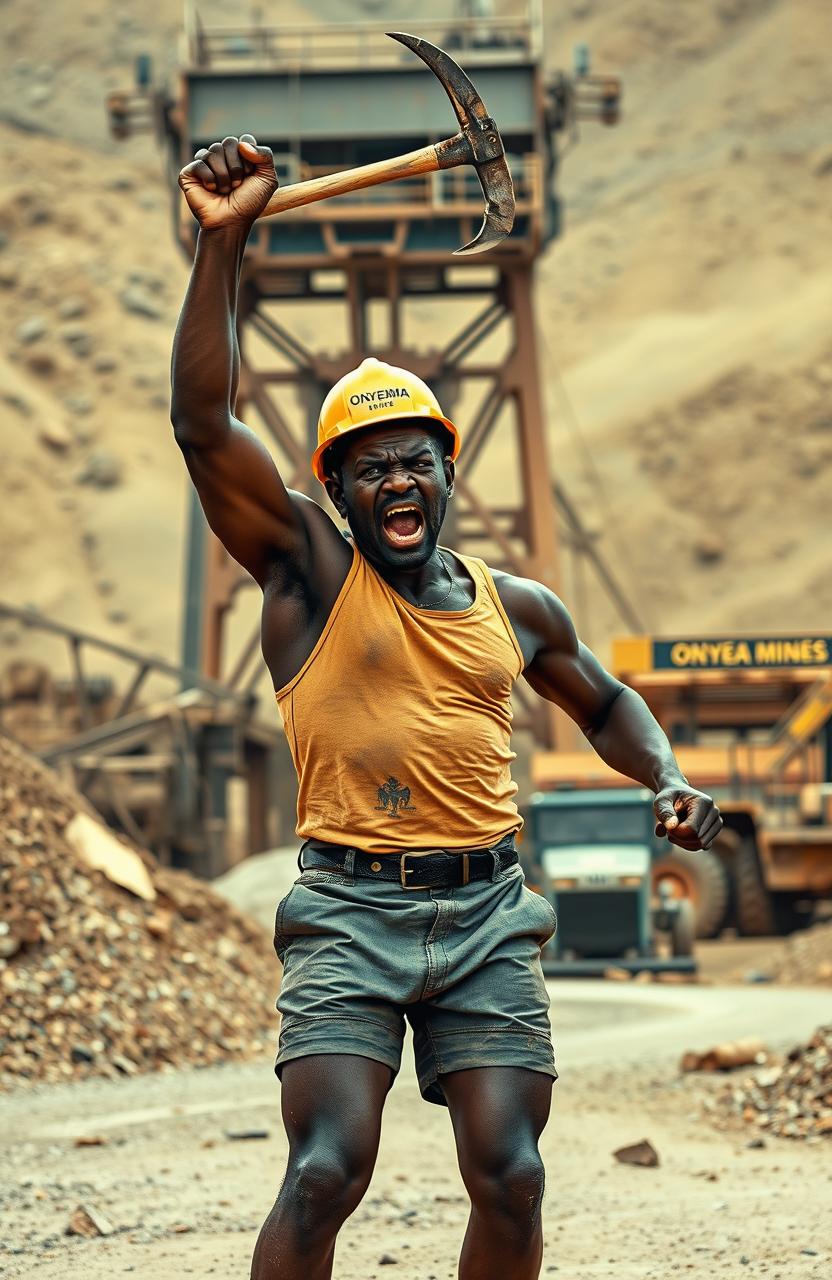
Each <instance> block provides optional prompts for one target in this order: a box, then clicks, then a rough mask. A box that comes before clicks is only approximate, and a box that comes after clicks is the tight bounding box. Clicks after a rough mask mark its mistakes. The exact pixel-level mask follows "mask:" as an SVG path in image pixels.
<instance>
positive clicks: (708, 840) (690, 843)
mask: <svg viewBox="0 0 832 1280" xmlns="http://www.w3.org/2000/svg"><path fill="white" fill-rule="evenodd" d="M653 809H654V810H655V814H656V835H657V836H667V838H668V840H669V841H670V843H671V844H677V845H678V846H679V848H680V849H691V850H694V849H709V848H710V846H711V845H712V844H713V842H714V840H715V839H716V837H717V836H718V835H719V833H720V831H721V830H722V818H721V817H720V816H719V809H718V808H717V807H716V805H715V804H714V802H713V800H712V799H711V797H710V796H706V795H705V793H704V792H703V791H697V790H695V788H694V787H689V786H688V785H687V784H686V783H682V784H680V785H677V786H674V787H664V788H663V789H662V790H661V791H660V792H659V794H658V795H657V796H656V799H655V800H654V801H653Z"/></svg>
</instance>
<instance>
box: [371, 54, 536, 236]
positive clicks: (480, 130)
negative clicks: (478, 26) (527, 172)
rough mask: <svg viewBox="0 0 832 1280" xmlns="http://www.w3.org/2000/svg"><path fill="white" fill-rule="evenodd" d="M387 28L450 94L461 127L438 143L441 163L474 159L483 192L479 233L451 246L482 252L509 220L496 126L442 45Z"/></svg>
mask: <svg viewBox="0 0 832 1280" xmlns="http://www.w3.org/2000/svg"><path fill="white" fill-rule="evenodd" d="M387 34H388V35H389V36H390V37H391V38H392V39H393V40H398V41H399V42H400V44H403V45H406V46H407V48H408V49H412V50H413V52H414V53H415V54H418V56H419V57H420V58H421V59H422V61H423V62H425V63H427V65H428V66H429V67H430V69H431V71H432V72H433V73H434V75H435V76H436V77H437V78H438V79H439V81H440V83H441V84H442V87H443V88H444V90H445V92H446V93H447V95H448V97H449V98H450V100H451V106H452V107H453V109H454V111H455V113H456V118H457V120H458V121H459V126H460V132H459V133H458V134H457V135H456V137H454V138H449V139H448V140H447V142H440V143H439V144H438V145H437V147H436V152H437V156H438V158H439V164H440V168H442V169H450V168H453V167H454V166H456V165H459V164H473V166H474V168H475V169H476V171H477V177H478V178H479V180H480V185H481V186H482V193H483V195H484V197H485V217H484V218H483V222H482V226H481V227H480V230H479V232H478V234H477V235H476V236H475V237H474V239H473V240H472V241H471V242H470V243H469V244H466V245H463V247H462V248H461V249H457V250H456V251H455V252H456V253H457V254H469V253H482V252H483V250H485V249H490V248H492V246H493V245H495V244H499V243H500V241H501V240H504V239H505V237H506V236H507V235H508V234H509V232H510V231H511V228H512V227H513V226H514V187H513V186H512V182H511V174H510V173H509V170H508V165H507V163H506V157H505V151H504V149H503V143H502V139H501V138H500V134H499V132H498V130H497V126H496V125H495V123H494V121H493V120H492V119H491V117H490V116H489V114H488V112H487V111H486V108H485V103H484V102H483V100H482V98H481V97H480V95H479V94H478V93H477V91H476V89H475V88H474V86H473V84H472V83H471V81H470V80H469V79H468V76H467V75H466V74H465V72H464V71H463V70H462V67H460V66H459V65H458V64H457V63H456V62H454V60H453V58H451V57H450V56H449V55H448V54H447V53H445V51H444V50H443V49H439V48H437V46H436V45H435V44H431V43H430V42H429V41H427V40H422V39H420V38H419V36H409V35H406V34H405V33H404V32H402V31H388V32H387Z"/></svg>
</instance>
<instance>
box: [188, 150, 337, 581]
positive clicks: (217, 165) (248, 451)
mask: <svg viewBox="0 0 832 1280" xmlns="http://www.w3.org/2000/svg"><path fill="white" fill-rule="evenodd" d="M179 185H180V187H181V188H182V191H183V192H184V194H185V198H186V200H187V201H188V205H189V206H190V208H191V210H192V212H193V213H194V215H195V217H196V218H197V219H198V221H199V224H200V230H199V237H198V241H197V249H196V256H195V258H194V265H193V271H192V273H191V280H190V284H189V286H188V291H187V293H186V295H185V301H184V304H183V307H182V313H181V316H180V318H179V324H178V327H177V330H176V337H175V339H174V344H173V359H172V363H171V387H172V398H171V422H172V423H173V427H174V433H175V436H176V440H177V443H178V444H179V447H180V448H181V450H182V453H183V455H184V458H185V462H186V464H187V466H188V470H189V472H190V474H191V477H192V479H193V482H194V484H195V486H196V489H197V492H198V494H199V498H200V502H201V503H202V508H203V510H204V512H205V516H206V518H207V520H208V523H209V525H210V526H211V528H212V529H213V530H214V533H215V534H216V535H217V537H218V538H219V539H220V541H221V542H222V543H223V545H224V546H225V548H226V549H227V550H228V551H229V553H230V554H231V555H232V556H233V557H234V558H235V560H237V561H239V563H240V564H241V565H243V567H244V568H246V569H247V570H248V571H249V573H251V574H252V576H253V577H254V578H255V579H256V580H257V581H258V582H259V583H260V585H261V586H262V585H264V583H265V581H266V579H267V577H268V576H269V574H270V572H271V570H272V567H273V566H274V564H275V563H277V562H281V561H282V562H284V564H285V565H286V566H287V567H289V568H290V570H291V572H290V577H291V578H292V579H294V578H296V577H297V576H298V575H300V576H301V577H304V578H307V579H308V577H309V576H310V574H311V572H312V565H311V560H312V551H313V547H314V544H315V543H316V541H319V540H320V539H323V540H325V541H327V542H329V541H331V545H332V547H333V548H334V557H335V561H336V564H337V565H340V562H341V561H342V560H344V558H345V555H346V554H347V553H346V552H342V551H341V547H340V546H339V543H341V544H343V539H340V536H339V535H338V532H337V530H336V528H335V525H334V524H332V522H331V521H330V520H329V517H328V516H327V515H326V514H325V513H324V511H323V510H322V509H321V508H320V507H318V506H317V504H316V503H313V502H311V501H310V500H309V499H307V498H304V497H303V496H302V495H301V494H297V493H293V492H291V491H290V490H287V488H286V486H285V485H284V483H283V481H282V479H281V478H280V475H279V474H278V471H277V468H276V467H275V464H274V461H273V459H272V457H271V455H270V454H269V452H268V450H267V449H266V448H265V447H264V445H263V444H262V443H261V442H260V441H259V440H258V439H257V437H256V436H255V434H254V432H253V431H251V430H249V428H248V427H246V426H245V425H244V424H243V423H242V422H240V421H238V419H237V418H236V417H235V414H234V407H235V401H236V395H237V384H238V379H239V367H240V353H239V346H238V342H237V292H238V286H239V277H240V268H241V265H242V261H243V253H244V250H245V246H246V240H247V239H248V234H249V231H250V229H251V227H252V225H253V223H254V221H255V220H256V218H257V216H258V214H259V213H260V212H261V210H262V209H263V208H265V206H266V204H267V203H268V201H269V198H270V197H271V195H272V193H273V192H274V190H275V188H276V187H277V177H276V175H275V171H274V161H273V159H272V153H271V151H270V150H269V148H268V147H258V146H257V144H256V143H255V141H254V138H252V136H251V135H250V134H244V135H243V137H242V138H240V140H239V141H238V140H237V139H236V138H225V139H224V141H223V142H221V143H220V142H216V143H213V144H212V146H211V147H209V148H207V149H203V150H201V151H198V152H197V153H196V158H195V160H194V161H193V163H192V164H189V165H187V166H186V167H185V168H184V169H183V170H182V172H181V174H180V175H179ZM324 558H325V559H326V557H324Z"/></svg>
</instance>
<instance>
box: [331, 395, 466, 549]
mask: <svg viewBox="0 0 832 1280" xmlns="http://www.w3.org/2000/svg"><path fill="white" fill-rule="evenodd" d="M417 421H418V422H419V425H416V422H414V421H413V420H405V421H402V420H400V421H399V422H391V423H389V424H388V425H387V426H385V427H379V428H378V429H368V430H366V431H361V432H358V433H356V437H355V439H354V440H351V441H350V442H349V443H348V444H346V446H345V451H344V454H343V456H342V459H341V463H340V466H337V467H336V468H335V470H334V473H333V475H332V476H331V477H330V479H329V480H328V481H327V492H328V493H329V496H330V498H331V499H332V501H333V503H334V505H335V507H336V508H337V509H338V511H339V512H340V513H341V515H342V516H343V517H344V518H345V519H346V520H347V521H348V523H349V526H350V529H351V530H352V534H353V537H354V538H355V541H356V543H357V545H358V548H359V550H360V551H361V553H362V555H365V556H366V557H367V559H368V560H370V561H371V562H375V563H376V564H380V565H383V566H386V567H388V568H390V569H418V568H420V567H421V566H422V565H423V564H426V563H427V561H428V560H429V559H430V557H431V556H432V555H433V552H434V550H435V548H436V543H437V541H438V538H439V531H440V529H441V528H442V521H443V520H444V518H445V511H446V509H447V505H448V496H449V492H450V490H451V488H452V486H453V477H454V465H453V463H452V462H451V460H450V457H448V456H446V454H445V452H444V446H443V441H442V438H441V436H440V435H439V434H438V433H436V432H434V431H431V430H429V429H425V427H424V425H423V423H422V422H421V420H417Z"/></svg>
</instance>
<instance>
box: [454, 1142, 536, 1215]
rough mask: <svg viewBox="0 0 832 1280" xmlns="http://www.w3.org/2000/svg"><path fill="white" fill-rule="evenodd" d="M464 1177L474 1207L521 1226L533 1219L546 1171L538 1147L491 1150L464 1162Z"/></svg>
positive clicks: (462, 1169)
mask: <svg viewBox="0 0 832 1280" xmlns="http://www.w3.org/2000/svg"><path fill="white" fill-rule="evenodd" d="M461 1171H462V1177H463V1180H464V1182H465V1185H466V1187H467V1189H468V1194H469V1195H470V1197H471V1200H472V1202H473V1204H474V1205H475V1207H476V1208H477V1209H478V1210H480V1211H482V1212H485V1213H490V1214H497V1215H499V1216H500V1217H503V1218H508V1219H509V1220H510V1221H512V1222H514V1223H516V1224H517V1225H519V1226H524V1225H528V1224H530V1223H533V1222H534V1221H535V1220H536V1219H537V1217H538V1215H539V1213H540V1206H541V1203H542V1201H543V1188H544V1184H545V1171H544V1168H543V1161H542V1160H541V1158H540V1154H539V1152H538V1151H537V1148H536V1147H535V1148H533V1149H524V1150H520V1151H517V1150H513V1151H508V1152H491V1153H489V1154H488V1155H487V1156H485V1157H483V1158H480V1159H473V1160H472V1159H468V1160H466V1161H464V1162H463V1164H462V1168H461Z"/></svg>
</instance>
